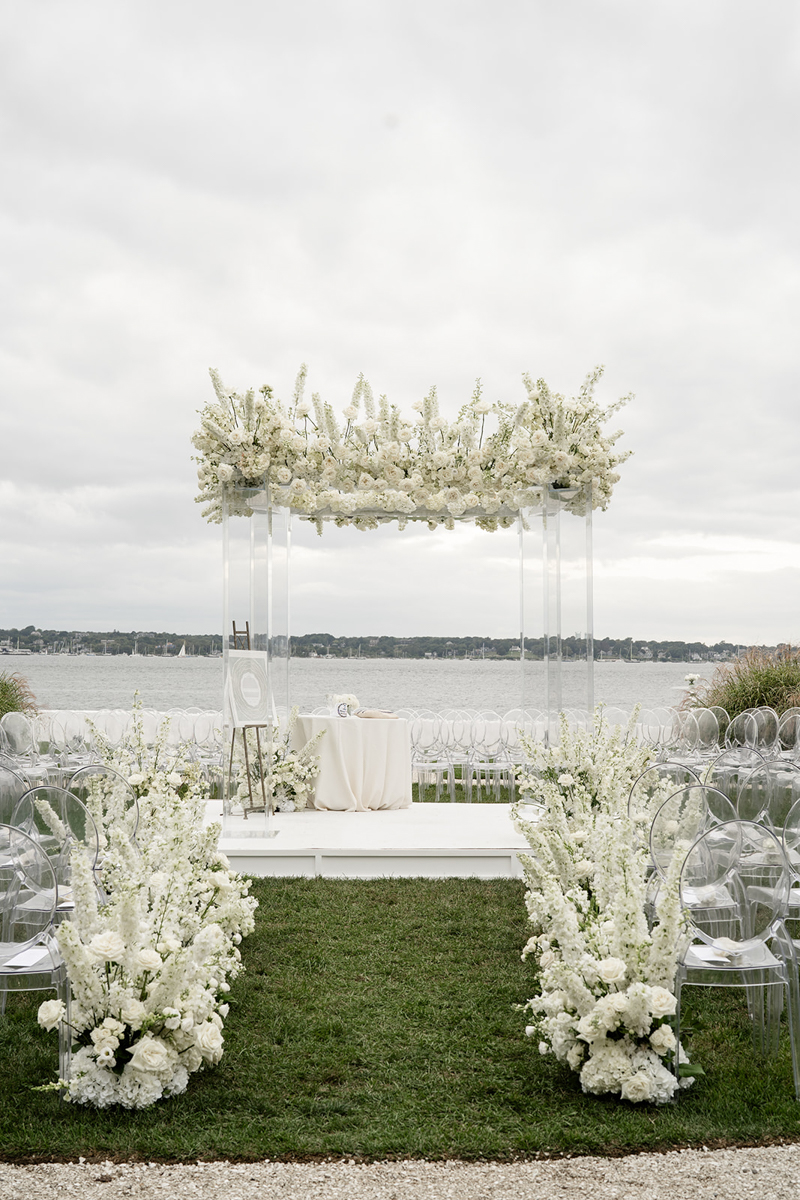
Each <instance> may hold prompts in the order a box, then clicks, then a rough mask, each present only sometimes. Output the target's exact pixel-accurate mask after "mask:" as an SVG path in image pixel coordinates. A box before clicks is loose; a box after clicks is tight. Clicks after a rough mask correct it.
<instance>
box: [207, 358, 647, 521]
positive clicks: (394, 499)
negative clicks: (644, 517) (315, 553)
mask: <svg viewBox="0 0 800 1200" xmlns="http://www.w3.org/2000/svg"><path fill="white" fill-rule="evenodd" d="M602 372H603V368H602V367H597V368H596V369H595V370H594V371H592V372H591V373H590V374H589V375H588V376H587V378H586V380H585V381H584V383H583V385H582V387H581V389H580V391H579V393H578V395H577V397H575V398H574V399H570V400H567V399H566V398H565V397H564V396H562V395H559V394H558V393H556V392H552V391H551V390H550V388H549V387H548V386H547V384H546V383H545V381H544V380H543V379H539V380H537V381H536V382H534V381H533V380H532V379H531V377H530V376H529V375H523V383H524V385H525V390H526V398H525V399H524V400H523V401H522V403H520V404H516V405H515V404H509V403H507V402H504V401H494V402H492V401H490V400H487V399H485V398H484V396H483V394H482V391H481V385H480V381H478V383H477V384H476V387H475V391H474V392H473V395H472V397H471V399H470V400H469V401H468V402H467V403H466V404H465V405H464V406H463V407H462V408H461V410H460V412H459V413H458V416H457V417H456V419H455V421H451V422H449V421H447V420H446V419H445V418H444V417H443V416H441V414H440V412H439V404H438V398H437V394H436V388H435V387H434V388H431V390H430V392H429V393H428V395H427V396H426V397H425V399H424V400H420V401H418V402H416V403H415V404H414V405H413V406H412V407H413V409H414V410H415V414H414V416H413V417H406V416H403V415H402V414H401V413H400V411H399V410H398V409H397V407H396V406H395V405H390V404H389V402H388V400H387V399H386V397H385V396H381V398H380V400H378V401H377V402H376V401H375V399H374V397H373V393H372V389H371V388H370V385H369V383H368V382H367V381H366V380H365V379H364V377H363V375H362V376H359V379H358V381H357V383H356V386H355V390H354V392H353V395H352V399H351V401H350V403H349V404H348V405H347V407H345V409H344V410H343V413H342V416H343V422H340V421H339V420H338V419H337V417H336V415H335V413H334V411H333V408H332V407H331V405H330V404H327V403H324V402H323V401H322V400H321V398H320V397H319V395H318V394H317V393H313V394H312V397H311V400H310V401H308V400H306V399H305V381H306V367H305V366H302V367H301V368H300V372H299V374H298V376H297V381H296V383H295V389H294V395H293V397H292V401H291V403H290V404H288V405H287V404H284V403H283V402H282V401H281V400H279V399H278V398H277V397H276V396H275V395H274V394H273V391H272V388H271V387H269V386H264V387H262V388H260V389H259V391H258V393H256V392H255V391H254V390H252V389H251V390H250V391H248V392H245V393H244V394H242V393H239V392H234V391H232V390H230V389H229V388H227V387H225V385H224V384H223V383H222V381H221V380H220V377H219V375H218V373H217V372H216V371H215V370H212V371H211V379H212V382H213V384H214V390H215V393H216V402H210V403H208V404H207V405H206V406H205V408H203V409H202V410H201V412H200V417H201V426H200V429H198V430H197V431H196V432H195V434H194V435H193V437H192V443H193V445H194V447H195V449H196V450H197V451H198V452H199V454H198V455H197V456H196V457H195V461H196V462H197V463H198V481H199V486H200V494H199V495H198V497H197V499H198V503H202V504H204V505H205V506H206V507H205V508H204V510H203V515H204V516H205V517H206V518H207V519H208V520H210V521H220V520H221V514H222V496H223V489H226V488H227V489H229V492H230V493H231V494H234V493H235V492H236V490H237V489H240V488H254V487H255V488H258V487H263V483H264V478H265V476H266V475H267V474H268V475H269V481H270V487H271V488H272V489H276V488H277V489H278V491H279V493H282V495H281V499H280V503H282V504H286V505H288V506H290V507H291V508H292V509H293V510H294V511H295V512H299V513H300V514H302V515H303V516H305V517H306V518H307V519H309V520H314V521H316V522H317V527H318V529H320V528H321V522H322V518H323V517H324V516H328V517H333V518H334V519H335V520H336V522H337V523H338V524H355V525H357V526H359V527H360V528H374V527H375V526H376V525H377V524H378V523H379V522H380V521H387V520H395V519H397V520H398V521H399V523H400V525H401V527H402V525H404V524H405V522H406V521H407V520H426V521H428V522H429V524H430V525H431V527H432V528H433V527H435V526H436V525H438V524H444V525H445V526H447V527H448V528H452V527H453V523H454V521H455V520H456V519H458V518H460V517H464V516H467V517H471V518H473V519H474V520H475V521H476V523H477V524H478V525H479V526H480V527H481V528H483V529H497V528H498V527H499V526H508V525H510V524H512V523H513V521H514V520H515V519H516V516H517V514H518V513H519V512H520V511H521V510H524V509H526V508H529V507H531V506H534V507H540V506H541V499H542V489H543V488H546V487H547V486H548V485H550V484H554V485H556V486H558V487H561V488H564V489H570V494H569V496H568V497H565V502H566V503H567V505H568V507H570V508H572V509H573V510H574V511H575V512H582V511H585V507H586V501H587V496H588V489H589V487H590V486H591V495H592V505H593V507H595V508H597V507H600V508H606V506H607V504H608V502H609V500H610V498H611V493H612V491H613V487H614V484H615V483H616V482H617V481H618V479H619V475H618V474H617V473H616V468H617V466H618V465H619V464H620V463H621V462H623V461H624V460H625V459H626V458H627V457H628V454H629V452H624V451H623V452H619V451H615V449H614V445H615V443H616V441H617V439H618V438H619V437H620V436H621V430H620V431H617V432H615V433H612V434H604V433H603V429H602V426H603V424H604V423H605V422H606V421H607V420H608V418H609V417H610V416H611V415H612V414H613V413H615V412H616V411H617V410H618V409H619V408H620V407H621V406H622V405H623V404H625V403H627V401H628V400H629V399H630V397H627V396H626V397H623V398H622V399H620V400H618V401H617V402H616V403H614V404H611V405H610V406H608V407H607V408H601V407H600V406H599V405H598V404H597V402H596V401H595V399H594V389H595V386H596V384H597V382H598V380H599V379H600V377H601V375H602ZM241 504H242V507H241V510H240V511H242V512H247V511H248V508H247V506H246V502H245V501H242V502H241Z"/></svg>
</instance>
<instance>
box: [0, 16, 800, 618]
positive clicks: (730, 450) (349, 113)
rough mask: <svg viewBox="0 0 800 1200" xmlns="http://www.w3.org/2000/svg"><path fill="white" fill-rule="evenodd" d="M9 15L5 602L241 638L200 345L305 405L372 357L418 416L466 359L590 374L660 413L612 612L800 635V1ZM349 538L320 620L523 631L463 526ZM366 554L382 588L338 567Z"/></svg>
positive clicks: (511, 380)
mask: <svg viewBox="0 0 800 1200" xmlns="http://www.w3.org/2000/svg"><path fill="white" fill-rule="evenodd" d="M0 23H1V26H2V29H3V38H2V39H1V40H0V45H1V46H2V49H0V99H1V101H2V111H3V113H4V118H3V124H2V130H1V131H0V137H2V144H3V159H4V163H5V167H6V169H5V171H4V175H3V179H2V181H0V245H1V246H2V252H3V262H4V269H5V273H6V279H5V286H4V287H3V289H2V293H0V312H1V313H2V328H3V335H2V339H0V365H1V366H2V379H3V395H4V400H3V406H2V415H0V438H1V439H2V446H3V473H2V474H3V480H4V481H5V482H4V484H3V487H2V489H0V553H2V556H3V563H4V571H3V583H2V590H1V591H0V624H2V625H11V624H24V623H27V622H28V621H34V622H36V623H38V624H42V625H55V626H59V627H67V626H74V627H82V626H86V627H88V626H95V627H103V626H105V627H108V628H112V627H114V626H117V627H120V628H122V627H131V628H133V627H148V628H150V627H161V628H164V627H172V626H175V627H178V626H180V627H181V628H187V629H188V628H196V629H200V628H205V629H209V630H215V629H216V628H218V624H219V587H220V585H219V576H218V571H219V540H218V538H219V535H218V532H217V531H214V530H208V529H206V528H204V527H203V525H202V522H201V518H200V516H199V509H198V508H197V507H196V506H194V505H193V503H192V498H193V490H194V484H193V469H192V465H191V463H190V462H189V461H188V459H189V453H190V449H189V445H188V440H189V435H190V433H191V431H192V429H193V427H194V425H195V423H196V417H195V410H196V409H197V408H199V407H200V406H201V405H202V404H203V403H204V402H205V400H206V398H207V396H208V395H209V385H208V382H207V376H206V374H205V372H206V368H207V366H208V365H212V364H213V365H215V366H218V367H219V368H220V370H221V372H222V374H223V377H224V378H225V379H226V380H227V381H228V382H229V383H230V384H231V385H233V386H236V387H246V386H248V385H251V384H255V385H258V384H260V383H261V382H264V381H269V382H272V383H273V384H274V385H275V386H276V387H277V389H278V391H279V392H280V393H282V394H284V395H286V394H288V393H289V391H290V390H291V385H292V381H293V378H294V373H295V371H296V369H297V366H298V365H299V363H300V362H301V361H307V362H308V363H309V365H310V368H311V379H312V383H313V386H314V387H315V388H318V389H319V390H320V391H321V392H322V393H323V394H324V395H325V396H326V398H329V399H331V400H332V401H334V403H337V404H343V403H345V402H346V399H347V397H348V396H349V392H350V390H351V387H352V383H353V380H354V378H355V376H356V375H357V373H358V372H359V371H361V370H363V371H364V372H365V373H366V374H367V376H368V377H369V378H370V379H371V381H372V383H373V386H374V387H375V389H376V391H386V392H388V393H389V394H390V396H391V398H392V399H393V400H395V401H397V402H398V403H400V404H401V406H402V407H406V408H407V407H408V406H409V405H410V404H411V403H412V402H413V400H415V399H416V398H417V397H418V396H419V395H420V394H422V393H423V392H424V391H426V390H427V388H428V387H429V386H430V384H431V383H432V382H437V383H438V385H439V390H440V395H441V397H442V402H443V407H444V408H445V410H446V411H448V412H450V413H453V412H454V411H455V410H456V408H457V407H458V406H459V405H460V403H462V402H463V400H464V399H465V398H466V397H467V396H468V395H469V393H470V391H471V389H472V384H473V380H474V378H475V376H476V375H481V376H482V377H483V379H484V384H485V387H486V391H487V394H490V395H499V396H502V397H503V398H513V397H517V396H520V395H521V385H520V381H519V377H520V373H521V372H522V371H523V370H530V371H531V372H532V373H533V374H535V375H543V376H544V377H546V378H547V379H548V380H549V381H550V383H551V384H552V385H553V386H555V387H557V388H558V389H559V390H562V391H567V392H571V391H574V390H575V389H576V388H577V386H578V385H579V384H580V381H581V379H582V377H583V375H584V374H585V373H586V371H587V370H588V369H590V368H591V367H592V366H593V365H594V364H595V363H596V362H600V361H602V362H605V363H606V364H607V367H608V369H607V374H606V379H605V381H604V383H603V385H602V389H601V393H602V397H603V398H604V399H608V400H610V399H613V398H615V397H616V396H617V395H619V394H622V393H624V392H627V391H629V390H632V391H634V392H636V393H637V399H636V400H635V401H634V403H633V404H631V406H630V407H629V408H627V409H626V410H624V411H623V413H622V414H621V418H620V423H621V424H622V425H624V427H625V429H626V431H627V435H626V438H625V439H624V444H625V445H628V446H631V447H633V448H634V449H635V450H636V456H635V458H633V459H632V460H631V461H630V462H629V463H627V464H625V466H624V467H623V469H622V470H623V479H622V481H621V483H620V485H619V487H618V491H617V494H616V495H615V497H614V500H613V501H612V505H611V507H610V509H609V511H608V513H606V514H601V515H599V516H598V518H597V525H596V550H597V588H596V593H597V622H596V624H597V629H598V631H599V632H606V631H608V632H611V633H619V634H622V633H630V634H632V635H633V636H646V635H652V636H664V637H667V636H674V637H696V636H701V635H702V636H705V637H708V638H711V639H715V638H716V637H728V638H731V639H737V640H738V639H739V638H742V639H745V640H750V639H752V640H758V641H774V640H779V639H783V638H787V637H796V636H797V634H798V632H800V631H798V630H797V629H796V627H795V626H796V618H795V617H794V615H793V609H792V605H791V601H790V597H791V596H792V594H793V593H794V591H795V590H796V588H797V586H798V584H799V583H800V563H798V561H797V557H798V556H797V535H796V530H795V521H794V512H795V510H796V508H797V503H798V489H797V487H796V486H795V484H794V476H795V459H796V452H797V435H798V423H797V417H796V399H795V397H796V395H797V392H798V362H797V350H796V329H797V326H798V291H799V290H800V288H799V284H800V255H799V254H798V232H797V222H796V212H797V209H798V165H797V155H796V144H795V143H796V133H795V130H796V126H797V116H798V86H799V85H798V78H799V76H798V65H800V19H799V18H798V15H797V10H796V6H795V5H793V4H790V3H789V2H788V0H776V2H775V3H772V4H770V5H769V6H768V7H766V8H765V7H764V6H755V5H753V4H752V3H740V2H734V3H730V2H727V0H726V2H725V3H723V2H722V0H710V2H707V3H704V4H703V5H702V6H697V5H696V4H692V3H688V2H683V3H674V2H671V3H666V2H661V0H656V2H655V3H651V4H648V5H641V4H639V3H636V2H634V0H601V2H599V3H596V2H592V3H589V2H588V0H580V2H579V0H565V2H564V3H562V4H559V5H550V4H546V3H543V2H539V3H530V2H526V3H515V2H513V0H509V2H508V3H506V4H504V5H502V6H497V5H489V4H488V3H484V2H483V0H481V2H476V0H473V2H467V3H463V2H459V3H455V2H454V0H453V2H450V0H436V2H434V3H426V4H423V3H421V0H412V2H410V3H405V4H403V5H398V4H392V3H369V4H367V3H355V2H351V3H345V2H337V3H333V4H323V3H321V2H319V0H317V2H306V3H299V4H296V5H292V6H285V7H282V8H279V7H278V6H276V5H260V4H256V3H255V2H254V0H250V2H243V3H240V4H238V5H236V6H235V8H232V9H229V10H225V11H222V10H219V9H218V7H212V6H211V5H210V4H208V3H193V4H188V3H186V2H177V3H174V4H170V5H166V6H164V5H157V4H155V3H148V2H139V3H136V4H133V3H127V4H126V3H122V4H119V5H115V6H112V7H109V6H107V5H103V4H100V3H95V2H93V3H86V2H84V3H80V2H78V3H71V4H70V5H69V6H68V7H61V6H55V5H37V6H26V7H23V6H17V7H15V8H13V9H8V10H6V11H5V12H4V13H3V15H2V17H0ZM337 536H338V535H337ZM437 536H438V535H437ZM353 538H354V540H353V541H352V542H347V543H346V549H345V550H343V551H342V557H341V560H340V561H341V563H346V564H347V569H346V571H344V572H343V571H340V573H339V574H340V578H339V579H338V581H337V577H336V571H334V572H333V574H331V573H330V571H329V570H328V568H327V567H325V568H324V569H323V566H322V565H321V560H320V559H319V555H318V552H317V551H316V550H314V549H313V543H309V546H308V547H303V546H301V548H300V550H299V551H298V554H297V556H296V559H297V561H296V577H297V584H296V587H297V595H296V599H295V617H296V621H297V622H298V624H297V625H296V628H297V629H298V631H302V629H305V628H309V629H310V628H322V627H323V626H326V625H328V626H330V627H331V628H334V627H335V628H337V629H339V630H341V631H342V632H346V631H348V630H349V629H352V631H353V632H358V631H360V630H362V629H363V631H364V632H366V631H367V626H368V627H369V631H370V632H372V633H379V632H384V631H385V632H398V633H400V632H406V631H407V632H423V631H425V630H426V629H428V628H433V625H427V624H426V622H428V621H430V622H432V621H434V620H437V621H438V619H439V618H438V617H437V616H436V614H437V613H441V614H443V616H442V621H443V625H441V626H440V625H437V626H436V628H437V629H438V628H442V629H443V630H444V628H445V626H447V623H448V622H450V623H451V625H452V631H453V632H454V633H458V632H471V631H472V630H473V629H474V631H475V632H486V633H487V634H488V633H492V632H496V633H502V632H505V631H506V626H507V623H508V622H509V621H511V620H512V619H513V612H512V613H511V614H510V615H508V614H507V612H506V609H507V603H506V598H507V595H508V593H509V591H513V586H514V585H513V582H512V583H507V582H502V583H500V582H498V583H497V589H498V597H499V598H498V599H495V601H493V600H492V596H491V588H489V587H488V584H487V583H485V582H484V581H485V580H490V579H492V578H495V564H494V562H492V563H491V567H490V570H487V571H483V572H482V571H481V570H479V569H478V568H477V566H476V562H475V559H476V550H475V546H474V545H472V544H471V543H470V541H469V539H468V538H465V537H464V536H463V535H461V534H459V535H458V536H457V537H456V538H454V539H453V541H452V543H451V545H450V549H449V550H448V551H447V552H442V553H446V554H447V555H448V556H449V557H448V570H447V574H448V579H447V584H448V586H447V587H445V586H444V584H443V582H442V579H441V575H442V572H441V571H439V570H437V569H436V563H435V561H432V559H435V558H436V554H437V553H438V552H437V551H431V550H430V546H431V545H433V543H431V542H426V541H424V538H423V535H419V539H418V538H417V537H416V536H415V537H414V538H411V537H409V536H406V539H405V541H403V542H402V543H401V544H399V545H395V544H394V542H392V541H391V539H390V538H388V535H387V538H383V536H382V535H379V536H376V537H373V538H372V540H371V541H370V540H369V539H370V535H353ZM365 548H366V549H365ZM331 553H332V552H331ZM485 553H486V552H485V551H481V554H482V555H484V554H485ZM365 555H366V556H367V557H368V561H369V565H370V571H371V574H372V576H373V581H372V584H371V587H372V588H373V589H374V591H373V599H372V600H371V601H366V600H364V599H363V589H362V593H361V594H359V597H358V598H355V597H354V596H348V595H347V587H346V586H345V584H346V581H347V580H348V579H350V578H352V577H353V572H354V571H355V570H356V568H357V564H358V562H359V558H360V557H361V558H363V557H364V556H365ZM494 557H500V558H502V557H503V553H501V551H500V550H499V549H498V550H497V551H495V552H494V555H493V558H494ZM401 563H402V571H398V565H399V564H401ZM507 566H508V571H509V572H511V574H510V575H509V576H508V578H509V579H511V578H512V575H513V570H512V567H511V566H510V565H508V564H507ZM504 569H505V568H504ZM500 574H501V575H502V572H501V573H500ZM342 575H343V579H342V578H341V576H342ZM398 578H400V579H402V589H400V590H398V586H397V582H396V581H397V579H398ZM499 578H500V577H499V576H497V579H498V580H499ZM503 579H504V580H505V576H503ZM322 580H327V581H328V582H327V583H325V585H324V586H323V584H322V582H321V581H322ZM364 587H366V584H365V585H364ZM315 605H316V606H318V607H317V615H315V611H314V606H315ZM370 605H372V607H370ZM123 614H126V616H125V617H123ZM128 615H129V616H130V618H131V619H130V620H128V619H127V616H128ZM493 621H494V622H495V624H494V627H493V628H490V627H489V626H490V625H491V623H492V622H493ZM351 622H352V624H351ZM356 626H358V628H356ZM501 626H502V628H501ZM447 627H448V628H449V626H447Z"/></svg>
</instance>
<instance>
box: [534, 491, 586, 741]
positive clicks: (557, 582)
mask: <svg viewBox="0 0 800 1200" xmlns="http://www.w3.org/2000/svg"><path fill="white" fill-rule="evenodd" d="M542 560H543V566H542V581H543V595H542V609H543V624H544V633H543V645H544V675H545V680H544V692H545V706H546V709H547V714H548V718H547V730H548V740H549V741H550V743H551V744H554V743H555V742H557V740H558V718H559V713H561V712H562V711H564V710H567V711H568V712H570V713H572V714H574V717H575V719H576V720H577V721H579V722H581V721H583V720H585V719H587V717H588V714H590V713H591V712H592V710H593V708H594V630H593V598H592V588H593V578H592V496H591V487H589V488H587V489H586V494H585V496H584V495H581V497H580V498H579V494H578V492H577V489H572V488H556V487H552V486H551V487H549V488H547V490H546V493H545V496H544V503H543V506H542Z"/></svg>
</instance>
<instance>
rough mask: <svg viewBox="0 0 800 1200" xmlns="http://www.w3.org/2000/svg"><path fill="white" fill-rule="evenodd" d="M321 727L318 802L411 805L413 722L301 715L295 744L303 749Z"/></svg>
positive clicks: (348, 806) (323, 805)
mask: <svg viewBox="0 0 800 1200" xmlns="http://www.w3.org/2000/svg"><path fill="white" fill-rule="evenodd" d="M320 730H324V731H325V736H324V737H322V738H320V740H319V742H318V743H317V753H318V754H319V775H318V776H317V781H316V787H315V789H314V807H315V808H320V809H331V810H338V811H340V812H367V811H368V810H369V809H378V808H408V807H410V805H411V740H410V737H409V729H408V722H407V721H404V720H402V719H397V720H392V719H391V718H389V719H387V720H380V719H369V718H364V717H317V716H303V715H300V716H298V718H297V721H296V722H295V727H294V732H293V734H292V746H293V748H294V749H299V748H300V747H301V746H304V745H305V744H306V742H309V741H310V740H311V738H313V737H315V736H316V734H318V733H319V732H320Z"/></svg>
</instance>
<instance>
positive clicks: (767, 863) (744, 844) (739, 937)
mask: <svg viewBox="0 0 800 1200" xmlns="http://www.w3.org/2000/svg"><path fill="white" fill-rule="evenodd" d="M789 885H790V873H789V869H788V865H787V863H786V859H785V856H784V854H783V850H782V847H781V844H780V842H779V840H778V839H777V837H776V836H775V834H774V833H773V832H772V831H771V830H769V829H767V828H765V827H764V826H763V825H757V824H754V823H753V822H751V821H738V820H736V821H727V822H724V823H722V824H720V825H716V826H714V827H712V828H710V829H708V830H706V831H705V832H703V833H702V834H701V835H700V837H699V838H698V839H697V840H696V841H695V842H694V844H693V845H692V846H691V847H690V849H689V851H688V853H687V855H686V858H685V860H684V864H683V868H682V871H681V880H680V888H681V899H682V902H683V904H684V909H685V911H686V912H687V913H688V914H689V920H690V935H691V941H690V942H689V943H688V945H687V946H686V948H685V950H684V952H683V953H682V954H681V956H680V958H679V962H678V970H677V974H676V981H675V994H676V996H677V1000H678V1004H677V1013H676V1035H677V1037H678V1039H680V1023H681V1003H682V995H683V989H684V988H686V987H690V986H691V987H741V988H744V990H745V994H746V996H747V1004H748V1012H749V1015H750V1019H751V1022H752V1031H753V1040H754V1043H755V1046H756V1049H757V1050H758V1051H759V1052H761V1053H762V1054H773V1053H775V1051H776V1050H777V1047H778V1036H779V1031H780V1014H781V1011H782V1009H783V1007H784V1002H785V1004H786V1009H787V1017H788V1020H787V1024H788V1029H789V1037H790V1045H791V1055H792V1071H793V1075H794V1087H795V1096H796V1097H797V1099H800V979H799V978H798V967H797V959H796V955H795V948H794V945H793V943H792V939H791V938H790V937H789V935H788V933H787V931H786V926H785V923H784V919H785V916H786V912H787V907H788V899H789ZM706 893H709V894H711V895H713V896H715V897H717V898H719V897H721V896H724V897H726V903H725V904H724V905H722V904H711V903H709V904H697V903H696V902H695V901H696V898H697V896H698V895H701V896H702V895H705V894H706Z"/></svg>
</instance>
